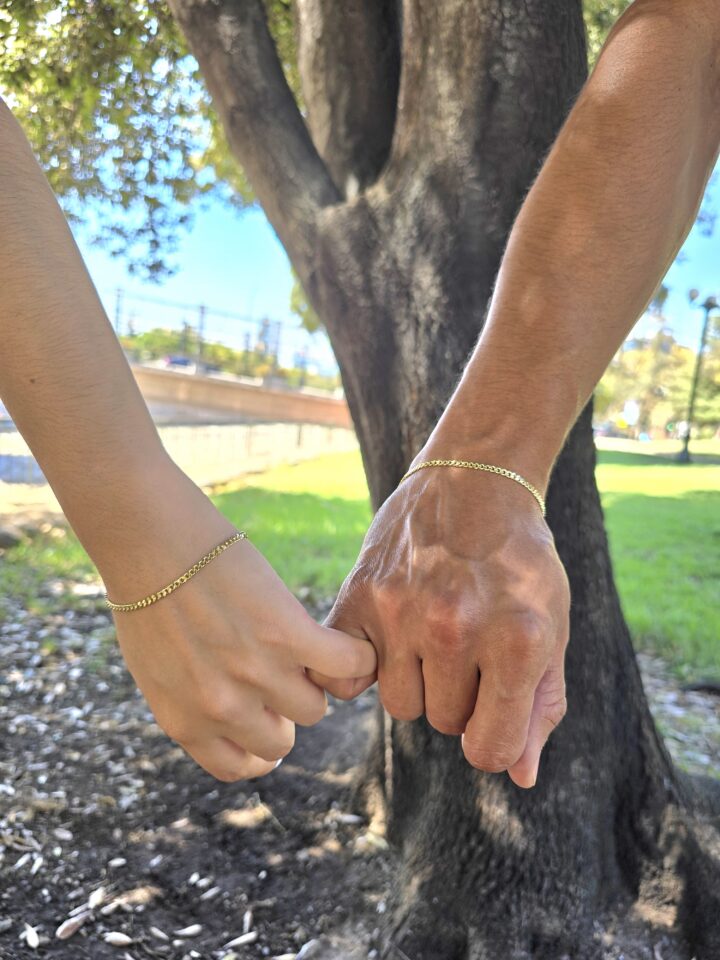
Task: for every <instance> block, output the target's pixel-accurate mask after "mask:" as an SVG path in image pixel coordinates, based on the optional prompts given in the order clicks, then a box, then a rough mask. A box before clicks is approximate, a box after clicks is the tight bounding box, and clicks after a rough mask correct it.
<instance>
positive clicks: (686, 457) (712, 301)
mask: <svg viewBox="0 0 720 960" xmlns="http://www.w3.org/2000/svg"><path fill="white" fill-rule="evenodd" d="M697 295H698V294H697V290H691V291H690V302H691V303H692V302H693V301H694V300H695V299H696V298H697ZM718 306H720V304H718V301H717V297H708V298H707V299H706V300H705V303H703V304H702V309H703V310H704V311H705V319H704V320H703V326H702V333H701V334H700V348H699V350H698V352H697V356H696V358H695V371H694V373H693V379H692V386H691V387H690V400H689V402H688V413H687V421H686V423H687V426H686V427H685V436H684V438H683V448H682V450H681V451H680V453H679V454H678V458H677V462H678V463H690V462H691V461H690V450H689V446H690V434H691V432H692V422H693V417H694V416H695V398H696V397H697V388H698V383H699V382H700V371H701V369H702V358H703V353H704V352H705V343H706V341H707V332H708V328H709V326H710V314H711V313H712V311H713V310H716V309H717V308H718Z"/></svg>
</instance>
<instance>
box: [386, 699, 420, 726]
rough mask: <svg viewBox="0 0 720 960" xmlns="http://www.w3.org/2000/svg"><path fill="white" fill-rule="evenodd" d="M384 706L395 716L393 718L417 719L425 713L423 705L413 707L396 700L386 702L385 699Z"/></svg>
mask: <svg viewBox="0 0 720 960" xmlns="http://www.w3.org/2000/svg"><path fill="white" fill-rule="evenodd" d="M383 706H384V707H385V709H386V710H387V712H388V713H389V714H390V716H391V717H392V718H393V720H407V721H412V720H417V719H418V717H421V716H422V714H423V711H422V707H419V708H418V707H413V706H411V705H409V704H400V703H395V702H392V701H391V702H390V703H388V702H386V701H385V700H383Z"/></svg>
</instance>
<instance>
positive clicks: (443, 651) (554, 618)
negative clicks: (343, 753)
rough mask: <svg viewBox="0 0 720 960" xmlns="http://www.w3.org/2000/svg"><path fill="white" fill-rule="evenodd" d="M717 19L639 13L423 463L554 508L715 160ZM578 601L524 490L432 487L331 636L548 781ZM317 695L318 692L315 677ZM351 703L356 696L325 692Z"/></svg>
mask: <svg viewBox="0 0 720 960" xmlns="http://www.w3.org/2000/svg"><path fill="white" fill-rule="evenodd" d="M719 50H720V13H719V12H718V7H717V5H716V4H715V3H714V2H713V3H705V2H704V0H700V2H699V3H696V2H694V0H693V2H691V0H636V2H635V3H634V4H633V5H632V6H631V7H630V8H629V9H628V11H626V13H625V14H624V15H623V17H621V18H620V19H619V21H618V22H617V23H616V25H615V26H614V28H613V30H612V31H611V33H610V36H609V38H608V40H607V42H606V44H605V46H604V49H603V51H602V53H601V55H600V58H599V61H598V63H597V65H596V67H595V70H594V72H593V74H592V76H591V78H590V79H589V81H588V83H587V84H586V85H585V87H584V88H583V90H582V92H581V94H580V96H579V97H578V100H577V102H576V104H575V105H574V107H573V109H572V111H571V113H570V114H569V116H568V119H567V121H566V123H565V124H564V126H563V128H562V130H561V132H560V134H559V136H558V138H557V141H556V143H555V144H554V146H553V148H552V150H551V151H550V153H549V155H548V157H547V159H546V161H545V163H544V165H543V167H542V170H541V172H540V173H539V175H538V177H537V179H536V181H535V183H534V184H533V186H532V189H531V190H530V192H529V194H528V196H527V198H526V200H525V202H524V204H523V206H522V208H521V210H520V213H519V215H518V217H517V220H516V222H515V224H514V226H513V230H512V232H511V234H510V238H509V241H508V244H507V248H506V251H505V255H504V257H503V261H502V264H501V268H500V271H499V274H498V278H497V283H496V288H495V291H494V295H493V298H492V302H491V305H490V309H489V314H488V320H487V323H486V325H485V328H484V330H483V333H482V336H481V338H480V340H479V342H478V345H477V348H476V350H475V352H474V355H473V357H472V359H471V361H470V363H469V364H468V366H467V369H466V370H465V373H464V375H463V377H462V380H461V382H460V384H459V386H458V388H457V390H456V392H455V394H454V395H453V397H452V399H451V401H450V403H449V405H448V407H447V410H446V411H445V413H444V415H443V416H442V418H441V420H440V422H439V423H438V425H437V427H436V429H435V430H434V432H433V434H432V436H431V437H430V439H429V441H428V443H427V444H426V446H425V448H424V449H423V450H422V451H421V452H420V453H419V454H418V457H417V459H416V461H415V462H418V461H420V460H429V459H434V458H438V459H444V458H458V459H466V460H483V461H486V462H488V461H489V462H491V463H496V464H500V465H502V466H505V467H508V468H510V469H513V470H516V471H517V472H519V473H520V474H522V475H523V476H525V477H526V479H528V480H529V481H531V482H532V483H533V484H535V485H536V486H537V487H539V488H540V489H541V490H543V491H544V490H545V489H546V487H547V483H548V478H549V475H550V471H551V469H552V465H553V463H554V461H555V459H556V457H557V455H558V453H559V451H560V449H561V447H562V444H563V441H564V439H565V437H566V436H567V433H568V432H569V430H570V428H571V426H572V424H573V423H574V421H575V419H576V418H577V416H578V414H579V412H580V410H581V409H582V408H583V406H584V404H585V403H586V401H587V399H588V398H589V396H590V394H591V392H592V390H593V388H594V386H595V384H596V383H597V381H598V379H599V378H600V376H601V375H602V372H603V371H604V369H605V367H606V366H607V364H608V362H609V361H610V359H611V358H612V356H613V354H614V353H615V351H616V349H617V348H618V346H619V345H620V343H621V342H622V340H623V338H624V337H625V335H626V334H627V332H628V331H629V330H630V328H631V327H632V325H633V324H634V322H635V321H636V319H637V317H638V316H639V315H640V314H641V313H642V311H643V309H644V308H645V307H646V305H647V303H648V301H649V300H650V298H651V296H652V293H653V291H654V290H655V289H656V287H657V284H658V282H659V281H660V279H661V278H662V276H663V275H664V273H665V272H666V270H667V268H668V267H669V265H670V264H671V262H672V260H673V258H674V257H675V254H676V253H677V251H678V249H679V247H680V246H681V244H682V242H683V240H684V238H685V236H686V235H687V233H688V231H689V229H690V226H691V225H692V223H693V220H694V217H695V215H696V213H697V210H698V206H699V203H700V201H701V197H702V193H703V189H704V187H705V184H706V183H707V180H708V177H709V175H710V172H711V170H712V168H713V165H714V163H715V160H716V158H717V155H718V147H719V146H720V55H719V53H718V51H719ZM568 605H569V597H568V584H567V578H566V576H565V573H564V571H563V569H562V566H561V564H560V561H559V559H558V557H557V554H556V552H555V549H554V545H553V541H552V536H551V534H550V531H549V530H548V528H547V526H546V524H545V522H544V520H543V518H542V516H541V513H540V511H539V509H538V505H537V503H536V502H535V501H534V500H533V498H532V497H531V496H530V495H529V493H528V492H527V491H526V490H523V489H522V488H521V487H520V486H518V485H517V484H514V483H512V482H510V481H508V480H506V479H505V478H502V477H498V476H493V475H489V474H475V473H472V472H470V471H467V470H424V471H420V472H419V473H417V474H415V475H414V476H412V477H411V478H409V479H408V480H406V481H405V482H404V483H403V484H401V486H400V488H399V489H398V490H397V491H396V492H395V493H394V494H393V495H392V496H391V497H390V498H389V500H388V501H387V502H386V503H385V504H384V506H383V507H382V509H381V510H380V511H379V513H378V515H377V517H376V518H375V521H374V522H373V525H372V527H371V529H370V531H369V532H368V536H367V538H366V541H365V544H364V546H363V550H362V552H361V555H360V558H359V560H358V563H357V565H356V567H355V569H354V570H353V572H352V573H351V574H350V576H349V577H348V579H347V581H346V582H345V584H344V586H343V589H342V591H341V594H340V596H339V598H338V601H337V603H336V605H335V607H334V609H333V611H332V613H331V616H330V620H329V622H330V623H332V624H334V625H335V626H341V627H342V628H343V629H346V630H348V631H350V632H355V633H356V634H357V635H359V636H369V637H370V638H371V639H372V640H373V643H374V644H375V646H376V648H377V650H378V681H379V687H380V695H381V698H382V701H383V703H384V705H385V707H386V709H387V710H388V711H389V712H390V713H391V714H392V715H393V716H395V717H397V718H400V719H413V718H414V717H417V716H419V715H420V714H422V712H423V711H424V712H425V714H426V715H427V718H428V720H429V722H430V723H431V724H432V725H433V726H434V727H436V728H437V729H438V730H440V731H441V732H444V733H448V734H460V733H464V736H463V749H464V751H465V755H466V757H467V759H468V760H469V762H470V763H472V764H473V765H475V766H477V767H479V768H480V769H484V770H495V771H500V770H505V769H508V770H509V772H510V774H511V776H512V777H513V779H514V780H515V781H516V782H517V783H518V784H519V785H521V786H530V785H532V784H533V783H534V782H535V777H536V774H537V766H538V763H539V757H540V752H541V749H542V747H543V745H544V743H545V741H546V739H547V737H548V736H549V734H550V732H551V730H552V729H553V727H554V726H555V725H556V724H557V723H558V722H559V721H560V719H561V718H562V716H563V715H564V712H565V682H564V652H565V646H566V643H567V639H568ZM316 679H317V678H316ZM326 685H327V687H328V689H329V690H330V691H331V692H333V693H336V694H338V695H342V694H343V692H345V689H346V686H347V685H344V684H332V683H327V684H326Z"/></svg>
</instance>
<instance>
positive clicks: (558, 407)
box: [413, 385, 575, 496]
mask: <svg viewBox="0 0 720 960" xmlns="http://www.w3.org/2000/svg"><path fill="white" fill-rule="evenodd" d="M574 419H575V411H574V410H573V411H572V413H571V412H570V409H569V405H568V404H567V403H555V404H553V403H549V402H548V403H547V404H543V402H541V401H539V400H538V401H537V403H536V405H535V407H534V408H531V409H528V408H527V400H523V399H521V398H520V397H517V396H515V397H513V396H512V395H508V396H506V397H504V398H503V399H502V402H501V401H500V400H499V398H497V397H496V398H492V397H489V396H487V395H485V396H483V393H482V391H481V390H473V391H472V392H471V391H470V390H469V389H464V388H463V386H462V385H461V387H460V388H459V389H458V391H457V392H456V394H455V396H454V397H453V399H452V400H451V402H450V404H449V405H448V407H447V409H446V411H445V413H444V414H443V416H442V417H441V419H440V421H439V422H438V425H437V426H436V428H435V430H433V432H432V434H431V436H430V437H429V439H428V441H427V443H426V444H425V446H424V447H423V449H422V450H421V451H420V452H419V454H418V456H417V457H416V458H415V460H414V461H413V465H415V464H417V463H419V462H420V461H421V460H430V459H434V458H438V459H461V460H473V461H478V462H482V463H491V464H494V465H495V466H499V467H505V468H506V469H508V470H513V471H515V472H516V473H518V474H520V476H522V477H523V478H524V479H525V480H527V481H529V482H530V483H532V484H533V486H535V487H537V489H538V490H539V491H540V492H541V493H542V495H543V496H544V495H545V493H546V492H547V487H548V484H549V481H550V473H551V471H552V468H553V464H554V463H555V460H556V458H557V456H558V454H559V453H560V450H561V449H562V445H563V443H564V440H565V437H566V435H567V432H568V431H569V429H570V427H571V426H572V423H573V422H574Z"/></svg>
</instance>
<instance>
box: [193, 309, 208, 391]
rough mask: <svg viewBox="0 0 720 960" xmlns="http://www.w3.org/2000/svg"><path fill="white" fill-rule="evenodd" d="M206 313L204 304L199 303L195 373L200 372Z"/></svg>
mask: <svg viewBox="0 0 720 960" xmlns="http://www.w3.org/2000/svg"><path fill="white" fill-rule="evenodd" d="M206 313H207V307H206V306H205V305H204V304H201V305H200V306H199V307H198V347H197V360H196V362H195V373H196V374H200V373H202V360H203V338H204V337H205V314H206Z"/></svg>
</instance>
